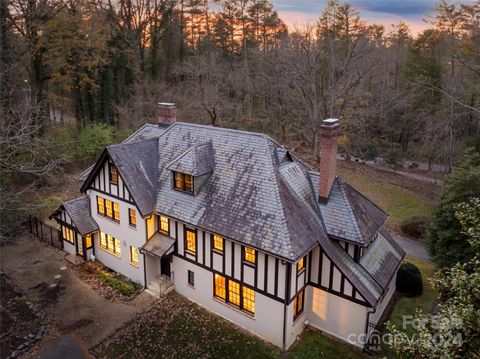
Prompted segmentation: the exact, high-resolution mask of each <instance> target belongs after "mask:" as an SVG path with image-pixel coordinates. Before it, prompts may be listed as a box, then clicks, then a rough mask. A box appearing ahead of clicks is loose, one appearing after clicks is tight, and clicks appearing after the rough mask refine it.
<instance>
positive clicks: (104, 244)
mask: <svg viewBox="0 0 480 359" xmlns="http://www.w3.org/2000/svg"><path fill="white" fill-rule="evenodd" d="M100 248H103V249H105V250H106V251H107V252H110V253H111V254H113V255H116V256H117V257H120V240H119V239H117V238H115V237H112V236H111V235H109V234H106V233H103V232H100Z"/></svg>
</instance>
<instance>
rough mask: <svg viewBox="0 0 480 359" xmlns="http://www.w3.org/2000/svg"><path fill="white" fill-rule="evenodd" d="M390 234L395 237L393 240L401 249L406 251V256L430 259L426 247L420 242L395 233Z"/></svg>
mask: <svg viewBox="0 0 480 359" xmlns="http://www.w3.org/2000/svg"><path fill="white" fill-rule="evenodd" d="M390 235H391V236H392V237H393V239H395V241H396V242H397V243H398V244H399V245H400V247H402V248H403V250H404V251H405V252H406V253H407V256H409V257H413V258H418V259H424V260H430V256H429V255H428V252H427V249H426V248H425V246H424V245H423V244H422V243H419V242H417V241H414V240H412V239H409V238H407V237H403V236H401V235H398V234H395V233H391V234H390Z"/></svg>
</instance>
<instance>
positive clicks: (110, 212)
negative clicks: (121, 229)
mask: <svg viewBox="0 0 480 359" xmlns="http://www.w3.org/2000/svg"><path fill="white" fill-rule="evenodd" d="M105 208H106V210H107V211H106V214H107V217H110V218H113V208H112V201H110V200H108V199H106V200H105Z"/></svg>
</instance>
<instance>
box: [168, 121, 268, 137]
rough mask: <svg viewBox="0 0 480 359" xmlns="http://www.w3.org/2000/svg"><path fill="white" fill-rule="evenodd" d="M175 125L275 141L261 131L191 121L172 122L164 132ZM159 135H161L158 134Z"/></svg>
mask: <svg viewBox="0 0 480 359" xmlns="http://www.w3.org/2000/svg"><path fill="white" fill-rule="evenodd" d="M176 125H181V126H191V127H201V128H208V129H212V130H218V131H224V132H231V133H237V134H242V135H250V136H257V137H261V138H263V139H270V140H272V141H274V142H275V140H273V139H272V138H271V137H270V136H269V135H267V134H265V133H261V132H253V131H246V130H237V129H234V128H228V127H218V126H212V125H202V124H200V123H191V122H181V121H177V122H175V123H174V124H172V125H171V126H170V127H169V128H168V129H167V130H166V131H165V132H167V131H168V130H169V129H170V128H173V127H174V126H176ZM165 132H164V133H165ZM160 136H163V134H162V135H160Z"/></svg>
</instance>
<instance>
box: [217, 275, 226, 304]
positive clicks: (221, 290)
mask: <svg viewBox="0 0 480 359" xmlns="http://www.w3.org/2000/svg"><path fill="white" fill-rule="evenodd" d="M225 282H226V279H225V277H223V276H221V275H220V274H216V273H215V290H214V294H215V296H216V297H219V298H222V299H226V297H227V295H226V294H227V290H226V285H225Z"/></svg>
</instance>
